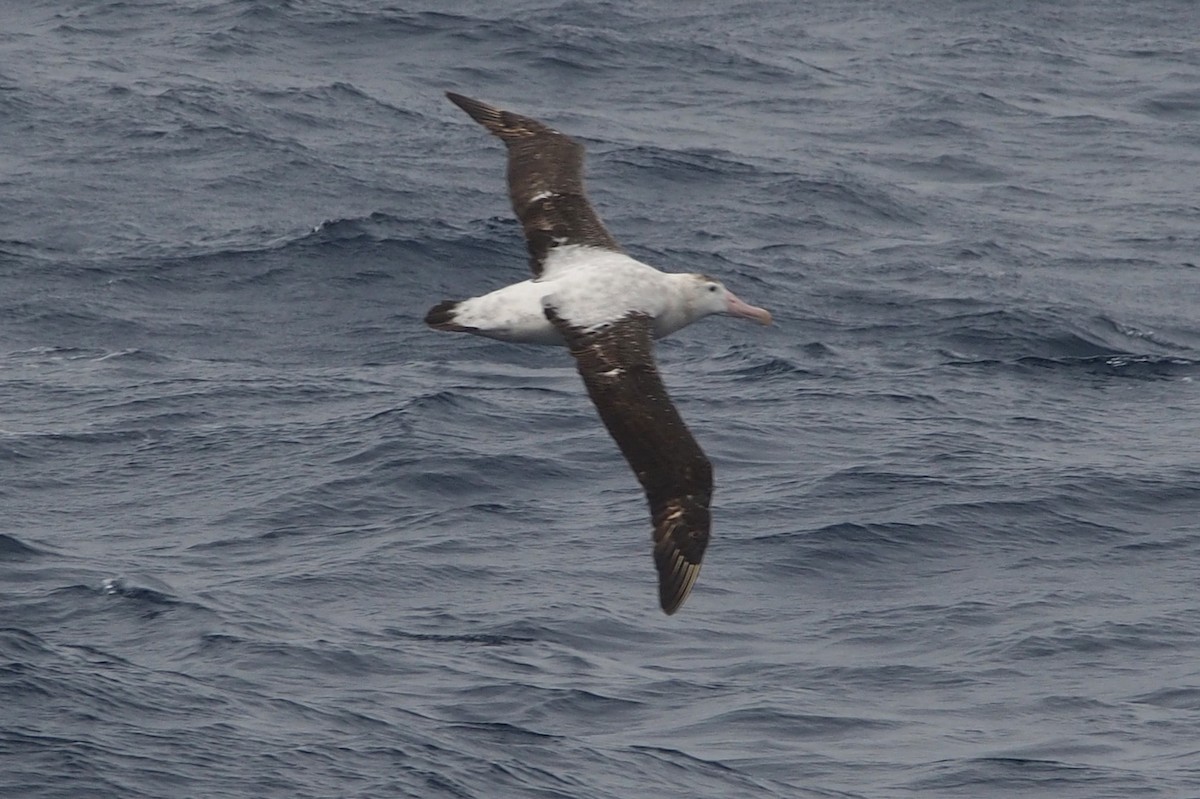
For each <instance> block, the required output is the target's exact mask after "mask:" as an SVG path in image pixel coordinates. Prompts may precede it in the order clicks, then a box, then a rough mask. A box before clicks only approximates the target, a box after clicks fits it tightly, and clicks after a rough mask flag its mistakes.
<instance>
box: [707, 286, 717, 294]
mask: <svg viewBox="0 0 1200 799" xmlns="http://www.w3.org/2000/svg"><path fill="white" fill-rule="evenodd" d="M708 290H709V292H713V291H716V290H717V287H716V286H713V285H709V287H708Z"/></svg>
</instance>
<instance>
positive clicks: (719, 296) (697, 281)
mask: <svg viewBox="0 0 1200 799" xmlns="http://www.w3.org/2000/svg"><path fill="white" fill-rule="evenodd" d="M688 277H689V278H691V279H692V280H691V282H690V285H689V287H688V288H689V294H690V295H691V297H690V299H691V307H692V312H693V313H694V314H695V318H697V319H699V318H700V317H702V316H708V315H709V314H715V313H719V314H726V315H728V316H740V317H741V318H743V319H753V320H754V321H755V322H758V323H759V324H762V325H769V324H771V312H770V311H768V310H766V309H765V308H756V307H755V306H753V305H750V304H749V303H745V302H742V301H741V300H740V299H738V298H737V296H736V295H735V294H734V293H733V292H732V291H730V290H729V289H727V288H725V286H724V284H722V283H721V281H719V280H717V279H715V278H711V277H709V276H708V275H688Z"/></svg>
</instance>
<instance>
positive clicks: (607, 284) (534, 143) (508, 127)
mask: <svg viewBox="0 0 1200 799" xmlns="http://www.w3.org/2000/svg"><path fill="white" fill-rule="evenodd" d="M446 96H447V97H449V98H450V100H451V101H452V102H453V103H454V104H455V105H457V106H458V107H459V108H461V109H462V110H464V111H466V112H467V113H468V114H469V115H470V116H471V118H472V119H474V120H475V121H476V122H478V123H479V124H481V125H483V126H484V127H485V128H487V129H488V131H490V132H491V133H492V135H494V136H496V137H498V138H499V139H500V140H501V141H503V142H504V143H505V145H506V146H507V147H508V192H509V197H510V198H511V200H512V206H513V211H514V212H515V213H516V215H517V219H519V220H520V222H521V227H522V229H523V230H524V232H525V240H526V244H527V245H528V248H529V265H530V267H532V269H533V279H532V280H524V281H521V282H520V283H514V284H513V285H511V286H506V287H504V288H502V289H498V290H496V291H493V292H491V293H490V294H484V295H483V296H480V297H472V298H471V299H467V300H459V301H453V300H446V301H443V302H441V303H438V304H437V305H435V306H434V307H433V308H431V309H430V310H429V313H428V314H427V315H426V316H425V322H426V324H428V325H429V326H430V327H433V328H435V329H437V330H450V331H459V332H463V333H474V334H475V335H478V336H487V337H489V338H494V339H499V340H501V341H512V342H520V343H526V344H556V345H560V346H561V345H564V344H565V345H566V346H567V347H568V349H569V350H570V352H571V355H572V356H574V358H575V363H576V366H577V367H578V369H579V374H580V375H581V376H582V377H583V382H584V385H586V386H587V390H588V394H589V395H590V396H591V398H592V402H593V403H594V404H595V406H596V410H597V411H598V412H599V414H600V418H601V420H603V422H604V424H605V426H606V427H607V428H608V432H609V433H610V434H611V435H612V437H613V439H614V440H615V441H616V442H617V446H618V447H620V449H621V453H622V454H623V455H624V456H625V459H626V460H627V461H628V462H629V465H630V467H631V468H632V469H633V473H634V474H635V475H637V479H638V481H639V482H640V483H641V484H642V488H643V489H644V490H645V492H646V498H647V500H649V503H650V516H651V519H652V523H653V525H654V563H655V566H656V567H657V568H658V596H659V601H660V603H661V604H662V609H663V610H664V611H666V612H667V613H668V614H670V613H674V612H675V611H676V610H678V609H679V606H680V605H682V604H683V601H684V600H685V599H687V596H688V594H689V593H690V592H691V590H692V586H693V585H694V584H695V582H696V577H697V576H698V575H699V574H700V560H701V558H702V557H703V556H704V549H705V547H707V546H708V537H709V525H710V520H709V512H708V505H709V501H710V499H711V498H712V488H713V480H712V466H711V464H709V462H708V458H706V457H705V455H704V452H703V451H702V450H701V449H700V446H699V445H698V444H697V443H696V439H694V438H692V434H691V433H690V432H689V431H688V429H687V427H686V426H685V425H684V423H683V420H682V419H681V418H680V417H679V413H678V411H676V410H675V406H674V405H672V404H671V400H670V398H669V397H668V396H667V390H666V388H665V387H664V386H663V383H662V379H661V378H660V377H659V376H658V369H657V367H656V366H655V364H654V357H653V354H652V352H651V350H652V340H653V339H656V338H662V337H663V336H667V335H670V334H671V333H674V332H675V331H676V330H679V329H680V328H683V327H686V326H687V325H689V324H691V323H692V322H694V321H696V320H697V319H701V318H703V317H705V316H709V315H710V314H718V313H719V314H728V315H730V316H740V317H743V318H746V319H753V320H754V321H756V322H761V323H762V324H770V323H771V314H770V313H768V312H767V311H765V310H763V309H762V308H755V307H754V306H752V305H748V304H746V303H744V302H742V301H741V300H739V299H738V298H737V297H735V296H734V295H733V293H732V292H730V291H729V290H728V289H726V288H725V287H724V286H723V285H721V283H720V282H718V281H716V280H714V279H713V278H711V277H708V276H706V275H697V274H669V273H665V272H660V271H659V270H657V269H655V268H654V267H652V266H649V265H647V264H644V263H641V262H640V261H636V260H634V259H633V258H630V257H629V256H628V255H626V254H625V253H624V251H622V249H621V247H620V245H618V244H617V242H616V240H615V239H613V237H612V235H611V234H610V233H609V232H608V230H607V229H605V227H604V224H603V223H602V222H601V221H600V218H599V217H598V216H597V215H596V212H595V211H594V210H592V206H591V205H590V204H589V203H588V200H587V197H586V196H585V195H584V191H583V146H582V145H581V144H579V142H577V141H575V140H574V139H572V138H570V137H569V136H567V135H565V134H563V133H560V132H558V131H557V130H554V129H553V128H550V127H547V126H546V125H543V124H542V123H541V122H538V121H537V120H535V119H530V118H529V117H524V116H520V115H518V114H514V113H511V112H509V111H502V110H501V109H499V108H493V107H492V106H490V105H487V104H486V103H481V102H479V101H478V100H472V99H470V98H469V97H463V96H462V95H461V94H454V93H453V92H447V93H446Z"/></svg>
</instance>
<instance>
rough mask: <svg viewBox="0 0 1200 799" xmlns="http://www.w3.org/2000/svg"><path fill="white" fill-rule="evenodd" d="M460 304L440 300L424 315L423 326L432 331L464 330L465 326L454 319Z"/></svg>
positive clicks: (456, 301)
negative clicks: (425, 325) (430, 328)
mask: <svg viewBox="0 0 1200 799" xmlns="http://www.w3.org/2000/svg"><path fill="white" fill-rule="evenodd" d="M460 304H461V303H460V302H459V301H458V300H442V301H441V302H439V303H438V304H437V305H435V306H433V307H432V308H430V309H429V313H427V314H425V324H427V325H429V326H430V327H432V328H433V329H434V330H451V331H462V330H466V329H467V327H466V325H463V324H460V323H459V322H458V321H457V319H456V315H457V313H458V306H459V305H460Z"/></svg>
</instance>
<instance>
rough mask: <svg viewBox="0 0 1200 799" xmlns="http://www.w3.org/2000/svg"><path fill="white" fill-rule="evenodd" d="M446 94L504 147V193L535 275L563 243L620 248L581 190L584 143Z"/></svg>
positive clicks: (530, 120)
mask: <svg viewBox="0 0 1200 799" xmlns="http://www.w3.org/2000/svg"><path fill="white" fill-rule="evenodd" d="M446 96H447V97H449V98H450V100H451V101H452V102H453V103H454V104H455V105H457V106H458V107H459V108H461V109H462V110H464V111H466V112H467V113H468V114H470V115H471V118H472V119H474V120H475V121H476V122H478V123H479V124H481V125H483V126H484V127H485V128H487V129H488V130H489V131H491V133H492V135H494V136H497V137H499V138H500V139H502V140H503V141H504V143H505V144H506V145H507V146H508V193H509V197H510V198H511V199H512V206H513V212H514V213H516V215H517V219H519V220H520V221H521V227H522V228H523V229H524V231H525V242H526V244H527V245H528V247H529V265H530V267H531V268H532V269H533V274H534V275H535V276H538V275H541V274H542V270H543V268H544V266H545V261H546V256H547V255H548V254H549V253H550V251H551V250H553V249H554V248H555V247H559V246H562V245H564V244H585V245H588V246H591V247H599V248H601V249H605V250H614V251H616V252H621V246H620V245H619V244H617V242H616V240H615V239H614V238H613V237H612V235H611V234H610V233H609V232H608V230H606V229H605V227H604V223H603V222H601V221H600V217H598V216H596V212H595V211H594V210H592V206H591V205H590V204H589V203H588V201H587V197H586V196H585V195H584V193H583V145H581V144H580V143H579V142H577V141H575V140H574V139H572V138H571V137H570V136H567V135H565V134H563V133H559V132H558V131H557V130H554V129H553V128H549V127H546V126H545V125H543V124H542V123H541V122H538V121H537V120H536V119H530V118H529V117H523V116H520V115H519V114H513V113H511V112H509V111H502V110H500V109H499V108H493V107H492V106H490V105H487V104H486V103H481V102H479V101H478V100H472V99H471V98H470V97H463V96H462V95H461V94H455V93H454V92H446Z"/></svg>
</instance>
